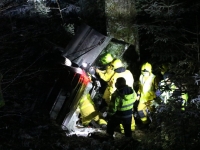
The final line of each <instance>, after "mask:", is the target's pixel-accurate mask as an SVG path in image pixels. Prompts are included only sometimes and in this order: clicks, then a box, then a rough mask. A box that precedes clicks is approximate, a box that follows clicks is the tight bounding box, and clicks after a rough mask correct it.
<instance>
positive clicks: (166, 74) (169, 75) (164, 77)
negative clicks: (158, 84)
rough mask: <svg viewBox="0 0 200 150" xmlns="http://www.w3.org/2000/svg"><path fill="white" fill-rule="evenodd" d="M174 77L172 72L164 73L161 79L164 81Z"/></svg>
mask: <svg viewBox="0 0 200 150" xmlns="http://www.w3.org/2000/svg"><path fill="white" fill-rule="evenodd" d="M173 76H174V73H173V72H165V73H164V75H163V79H164V80H166V79H170V78H172V77H173Z"/></svg>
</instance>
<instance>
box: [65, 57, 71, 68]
mask: <svg viewBox="0 0 200 150" xmlns="http://www.w3.org/2000/svg"><path fill="white" fill-rule="evenodd" d="M65 65H66V66H71V65H72V62H71V60H69V59H68V58H65Z"/></svg>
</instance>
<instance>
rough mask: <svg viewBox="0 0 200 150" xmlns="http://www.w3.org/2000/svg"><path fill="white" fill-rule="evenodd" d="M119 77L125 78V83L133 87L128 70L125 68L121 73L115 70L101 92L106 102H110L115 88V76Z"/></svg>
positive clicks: (132, 80) (131, 77)
mask: <svg viewBox="0 0 200 150" xmlns="http://www.w3.org/2000/svg"><path fill="white" fill-rule="evenodd" d="M119 77H123V78H124V79H125V80H126V84H127V85H128V86H129V87H131V88H133V83H134V79H133V75H132V73H131V72H130V71H129V70H125V71H124V72H121V73H117V72H115V73H114V75H113V76H112V77H111V79H110V80H109V81H108V85H107V88H106V90H105V92H104V94H103V98H104V99H105V101H106V103H107V104H109V103H110V100H111V95H112V94H113V93H114V91H115V90H116V87H115V83H116V80H117V78H119ZM134 94H135V91H134Z"/></svg>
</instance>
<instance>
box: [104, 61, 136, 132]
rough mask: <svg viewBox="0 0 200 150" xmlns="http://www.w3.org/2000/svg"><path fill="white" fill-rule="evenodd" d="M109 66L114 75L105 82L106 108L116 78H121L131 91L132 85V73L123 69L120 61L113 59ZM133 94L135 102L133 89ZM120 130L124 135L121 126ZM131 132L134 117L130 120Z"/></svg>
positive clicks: (113, 89) (133, 127) (114, 88)
mask: <svg viewBox="0 0 200 150" xmlns="http://www.w3.org/2000/svg"><path fill="white" fill-rule="evenodd" d="M110 66H111V67H112V69H113V70H114V74H113V75H112V77H111V78H110V79H109V81H108V82H107V83H108V84H107V87H106V90H105V92H104V94H103V99H104V100H105V102H106V103H107V105H108V106H109V103H110V100H111V95H112V94H113V93H114V91H115V90H116V87H115V83H116V80H117V78H119V77H123V78H124V79H125V80H126V83H127V85H128V86H129V87H131V88H132V89H133V83H134V78H133V75H132V73H131V72H130V71H129V70H127V69H126V68H125V67H124V65H123V63H122V62H121V60H120V59H115V60H114V61H113V62H112V63H111V65H110ZM133 93H134V94H135V100H136V93H135V90H134V89H133ZM120 129H121V132H122V133H124V129H123V126H122V125H120ZM131 130H132V131H134V130H135V120H134V117H133V118H132V124H131Z"/></svg>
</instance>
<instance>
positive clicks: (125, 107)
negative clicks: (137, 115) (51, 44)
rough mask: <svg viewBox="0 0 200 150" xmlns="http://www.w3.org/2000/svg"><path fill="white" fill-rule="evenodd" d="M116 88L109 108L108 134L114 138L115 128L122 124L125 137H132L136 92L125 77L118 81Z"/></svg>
mask: <svg viewBox="0 0 200 150" xmlns="http://www.w3.org/2000/svg"><path fill="white" fill-rule="evenodd" d="M115 86H116V88H117V89H116V90H115V92H114V93H113V94H112V98H111V101H110V104H109V107H108V116H109V120H108V124H107V134H108V135H109V136H111V137H112V138H113V134H114V130H115V128H116V127H117V126H118V125H119V124H120V123H122V125H123V128H124V132H125V136H126V137H132V131H131V122H132V116H133V115H132V113H133V112H132V109H133V103H134V101H135V94H134V90H133V88H132V87H129V86H128V85H127V84H126V80H125V79H124V78H123V77H119V78H117V79H116V84H115Z"/></svg>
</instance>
